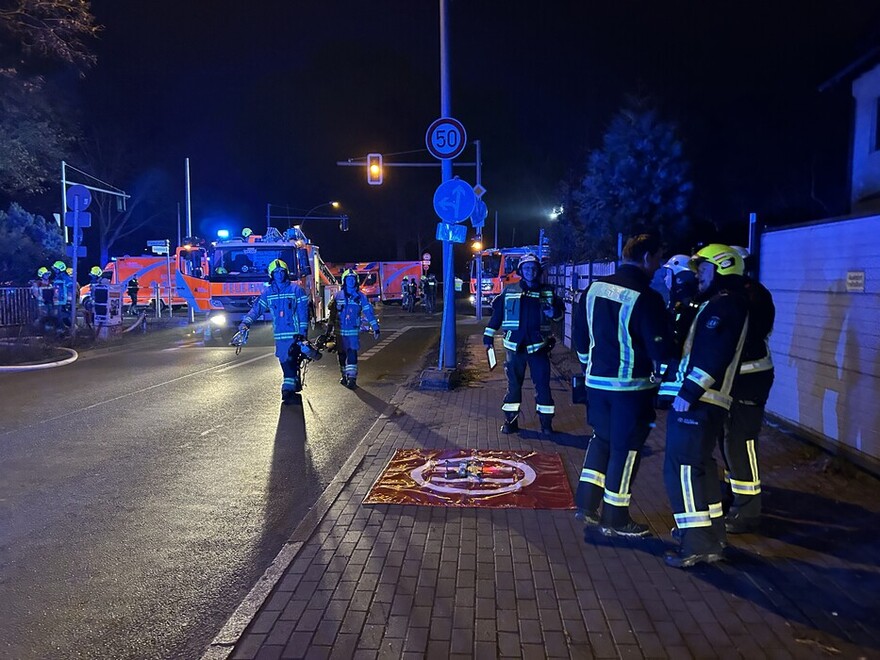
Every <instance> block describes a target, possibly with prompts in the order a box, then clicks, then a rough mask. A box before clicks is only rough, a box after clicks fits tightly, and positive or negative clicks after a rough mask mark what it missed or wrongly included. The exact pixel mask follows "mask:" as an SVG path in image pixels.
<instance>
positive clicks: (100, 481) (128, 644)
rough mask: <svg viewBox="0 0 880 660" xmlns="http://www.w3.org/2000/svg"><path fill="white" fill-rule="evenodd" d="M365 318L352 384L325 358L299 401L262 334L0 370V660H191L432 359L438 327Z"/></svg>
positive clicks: (391, 310)
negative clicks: (286, 394) (376, 328)
mask: <svg viewBox="0 0 880 660" xmlns="http://www.w3.org/2000/svg"><path fill="white" fill-rule="evenodd" d="M377 311H379V313H380V315H381V316H382V317H383V318H382V329H383V336H382V338H381V339H380V342H379V343H378V345H376V342H375V341H374V340H373V339H372V337H370V336H368V335H362V355H363V356H364V357H365V359H363V360H362V361H361V373H360V376H359V379H358V382H359V384H360V385H361V388H360V389H358V390H356V391H349V390H347V389H345V388H343V387H342V386H341V385H339V384H338V379H339V370H338V366H337V364H336V357H335V355H332V354H327V355H325V357H324V358H323V359H322V360H320V361H316V362H313V363H312V364H311V365H310V366H309V368H308V371H307V375H306V387H305V389H304V391H303V397H302V402H301V404H298V405H291V406H281V405H280V383H281V370H280V368H279V366H278V361H277V359H276V358H275V357H274V355H273V346H272V343H271V335H270V332H269V328H268V327H267V326H264V327H262V328H257V329H255V330H254V331H253V332H252V333H251V340H250V342H249V344H248V345H247V346H246V347H245V348H244V350H243V351H242V352H241V354H240V355H238V356H236V355H235V353H234V350H233V349H231V348H227V347H208V346H205V345H204V344H203V342H201V341H199V340H198V337H196V336H193V335H192V334H189V333H188V332H187V330H186V329H185V328H182V327H178V328H173V329H167V330H163V331H161V332H151V333H149V334H148V335H146V336H144V337H139V338H131V340H129V339H128V338H127V339H126V342H125V346H124V347H123V348H121V349H118V348H117V349H102V350H96V351H90V352H87V353H85V354H83V355H81V357H80V359H79V360H78V361H76V362H75V363H73V364H71V365H68V366H65V367H61V368H56V369H48V370H43V371H32V372H24V373H14V374H0V392H2V394H0V457H2V458H0V593H2V598H0V657H4V658H6V657H8V658H57V657H64V658H98V657H100V658H139V659H141V658H172V657H174V658H177V657H198V656H199V654H200V653H201V651H202V650H203V649H204V647H205V646H206V645H207V644H208V643H209V642H210V640H211V639H212V638H213V636H214V634H215V633H216V632H217V631H218V630H219V628H220V627H221V626H222V625H223V623H224V622H225V621H226V619H227V618H228V616H229V615H230V614H231V613H232V611H233V610H234V609H235V607H236V606H237V605H238V604H239V603H240V602H241V600H242V598H243V597H244V596H245V595H246V594H247V592H248V591H249V589H250V588H251V586H252V585H253V584H254V582H255V581H256V580H257V579H258V578H259V577H260V576H261V575H262V573H263V571H264V570H265V568H266V566H267V565H268V564H269V563H270V562H271V560H272V558H273V557H274V556H275V555H276V554H277V552H278V550H279V549H280V548H281V546H282V544H283V543H284V541H285V540H286V539H287V538H288V537H289V535H290V533H291V532H292V531H293V529H294V528H295V527H296V525H297V524H298V523H299V521H300V520H301V519H302V517H303V516H304V515H305V514H306V512H307V511H308V509H309V508H310V507H311V505H312V504H313V503H314V502H315V501H316V499H317V498H318V496H319V495H320V493H321V492H322V491H323V489H324V488H325V487H326V485H327V484H328V483H329V482H330V481H331V480H332V479H333V477H334V476H335V475H336V473H337V472H338V470H339V468H340V467H341V465H342V464H343V463H344V462H345V460H346V458H347V457H348V456H349V454H350V452H351V450H352V449H353V447H354V446H355V445H356V444H357V443H358V442H359V441H360V439H361V438H362V437H363V436H364V435H365V433H366V432H367V431H368V430H369V428H370V426H371V425H372V424H373V422H374V421H375V419H376V417H377V415H378V413H379V412H381V411H382V410H383V409H384V407H385V404H386V402H387V401H389V400H390V398H391V396H392V395H393V393H394V391H396V389H397V388H398V387H399V386H400V385H401V384H402V383H404V382H405V381H406V380H407V379H409V378H410V377H412V376H413V375H415V373H417V370H418V368H419V367H421V366H422V365H423V363H424V360H425V355H426V354H428V353H429V352H430V351H431V350H432V349H434V348H436V346H437V342H438V340H439V325H440V314H436V315H434V316H433V317H429V316H427V315H424V314H414V315H410V314H406V313H404V312H402V311H401V310H399V309H398V308H396V307H382V308H379V309H378V310H377Z"/></svg>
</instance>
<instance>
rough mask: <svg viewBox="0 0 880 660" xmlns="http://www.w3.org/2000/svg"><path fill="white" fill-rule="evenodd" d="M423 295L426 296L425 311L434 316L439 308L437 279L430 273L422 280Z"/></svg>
mask: <svg viewBox="0 0 880 660" xmlns="http://www.w3.org/2000/svg"><path fill="white" fill-rule="evenodd" d="M422 293H423V294H424V296H425V311H426V312H428V314H433V313H434V310H435V309H436V308H437V277H436V276H435V275H434V273H428V274H427V275H426V276H425V277H424V279H423V280H422Z"/></svg>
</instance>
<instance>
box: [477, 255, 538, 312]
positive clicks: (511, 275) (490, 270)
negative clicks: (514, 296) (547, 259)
mask: <svg viewBox="0 0 880 660" xmlns="http://www.w3.org/2000/svg"><path fill="white" fill-rule="evenodd" d="M529 253H531V254H534V255H541V249H540V248H539V247H538V246H537V245H526V246H523V247H507V248H488V249H486V250H482V251H480V252H479V253H477V254H475V255H474V256H473V258H472V259H471V263H470V276H471V285H470V286H471V296H470V302H471V304H472V305H474V306H475V307H476V305H477V257H480V258H481V259H482V269H483V282H482V287H481V291H482V296H483V305H489V304H491V303H492V301H493V300H494V299H495V296H497V295H498V294H499V293H501V290H502V289H503V288H504V287H505V286H507V285H508V284H513V283H514V282H519V280H520V276H519V275H518V274H517V272H516V265H517V264H518V263H519V260H520V259H522V257H524V256H525V255H527V254H529ZM545 253H546V248H545ZM539 258H541V260H542V262H543V257H539Z"/></svg>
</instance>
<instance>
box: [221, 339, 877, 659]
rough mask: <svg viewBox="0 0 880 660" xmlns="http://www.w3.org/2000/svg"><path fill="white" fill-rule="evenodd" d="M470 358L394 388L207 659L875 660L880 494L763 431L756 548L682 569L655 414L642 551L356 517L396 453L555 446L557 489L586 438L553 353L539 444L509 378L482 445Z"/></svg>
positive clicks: (392, 511) (483, 386)
mask: <svg viewBox="0 0 880 660" xmlns="http://www.w3.org/2000/svg"><path fill="white" fill-rule="evenodd" d="M472 332H476V328H473V329H472ZM483 359H484V354H483V352H482V349H481V345H480V340H479V335H478V334H472V335H471V336H469V337H467V349H466V351H465V354H464V356H463V361H464V375H465V384H464V385H463V386H461V387H459V388H457V389H456V390H454V391H450V392H423V391H420V390H418V389H416V388H415V387H405V388H401V390H399V391H398V393H397V394H396V395H395V397H394V399H393V400H392V401H391V405H390V407H389V410H388V411H387V412H386V414H385V415H383V416H382V417H381V418H380V419H379V420H378V422H377V424H376V426H375V427H374V429H373V430H371V432H370V433H369V434H368V435H367V437H366V438H365V441H364V443H363V445H362V447H361V449H360V454H357V453H356V454H355V456H354V457H353V461H352V468H353V469H352V470H351V472H352V474H351V477H350V478H349V479H347V480H345V481H341V482H340V483H339V484H338V485H337V488H336V489H335V490H334V491H333V492H332V493H330V494H329V495H327V494H325V498H324V499H325V500H326V502H325V510H324V515H323V516H322V517H321V518H320V520H318V521H317V524H316V526H314V528H313V529H311V528H310V529H309V532H311V534H310V535H308V534H305V535H303V538H300V539H296V542H295V543H293V544H292V545H290V552H289V554H290V555H291V556H293V560H292V561H291V562H290V563H289V565H285V566H282V567H281V568H280V569H279V574H278V578H279V579H278V580H277V582H276V583H275V584H274V587H273V588H272V589H271V591H270V592H269V593H268V596H267V597H266V599H265V602H263V603H262V606H261V607H259V609H258V611H257V612H256V614H255V615H254V616H253V617H252V618H249V619H248V620H249V621H250V623H249V625H247V627H246V628H245V627H244V625H243V624H241V625H240V627H241V628H242V629H243V633H242V632H241V631H239V632H235V633H234V634H231V635H230V634H227V635H226V637H225V638H223V636H222V635H221V636H218V639H217V640H215V643H214V644H213V645H212V646H211V648H210V649H209V650H208V652H207V653H206V656H205V657H206V658H208V657H227V656H229V657H232V658H236V659H240V660H245V659H250V658H256V659H259V660H268V659H270V658H480V659H483V658H716V657H717V658H762V657H767V658H804V657H827V656H839V657H846V658H860V657H864V658H868V657H880V567H878V563H880V482H878V480H877V479H875V478H874V477H872V476H870V475H867V474H865V473H863V472H860V471H858V470H856V469H855V468H852V467H851V466H848V465H847V464H845V463H841V462H839V461H837V460H836V459H829V458H828V457H827V456H826V455H824V454H823V453H822V452H820V451H819V450H817V449H815V448H813V447H811V446H809V445H807V444H805V443H803V442H802V441H800V440H798V439H796V438H794V437H792V436H790V435H788V434H786V433H785V432H783V431H782V430H780V429H777V428H774V427H771V426H765V429H764V431H763V432H762V436H761V448H760V453H761V459H762V470H763V478H762V481H763V483H764V489H765V499H764V505H765V506H764V509H765V516H764V523H763V527H762V530H761V535H744V536H735V537H734V536H731V537H730V541H731V547H730V548H729V549H728V553H729V554H728V561H725V562H721V563H719V564H715V565H712V566H702V567H697V568H695V569H691V570H688V571H682V570H676V569H671V568H668V567H666V566H665V564H664V563H663V552H664V551H665V550H666V549H667V548H668V547H671V545H670V544H671V541H670V539H669V530H670V528H671V527H672V525H673V520H672V515H671V513H670V512H669V505H668V500H667V497H666V493H665V490H664V486H663V480H662V465H663V446H664V435H665V425H664V414H663V413H659V417H658V420H657V428H656V429H655V430H654V431H653V432H652V434H651V436H650V438H649V440H648V445H647V451H646V455H645V457H644V459H643V461H642V465H641V468H640V471H639V474H638V477H637V479H636V482H635V487H634V495H633V507H632V513H633V517H634V518H635V519H637V520H641V521H646V522H648V524H649V525H650V526H651V529H652V531H653V532H654V534H655V536H654V537H653V538H649V539H642V540H618V539H606V538H604V537H602V536H601V535H599V534H598V533H596V532H593V531H591V530H588V531H586V532H585V530H584V529H583V527H582V525H581V524H580V523H579V522H577V521H576V520H575V519H574V516H573V515H572V512H570V511H542V510H538V511H535V510H525V509H459V508H442V507H419V506H399V505H369V506H365V505H362V504H361V501H362V500H363V498H364V496H365V495H366V493H367V491H368V490H369V488H370V486H371V485H372V483H373V482H374V480H375V479H376V477H377V476H378V475H379V473H380V472H381V470H382V469H383V468H384V467H385V465H386V464H387V462H388V460H389V459H390V458H391V456H392V454H393V453H394V451H395V450H396V449H398V448H414V447H425V448H431V449H441V448H455V447H461V448H476V449H511V450H532V449H534V450H540V451H555V452H558V453H560V454H561V455H562V457H563V460H564V462H565V463H566V468H567V470H568V472H569V478H570V481H571V484H572V486H573V487H574V485H575V484H576V479H577V475H578V473H579V471H580V467H581V463H582V461H583V454H584V447H585V443H586V425H585V422H584V409H583V407H582V406H573V405H571V404H570V403H569V402H570V395H569V389H568V385H567V378H566V376H567V375H568V374H570V373H571V371H572V369H575V368H576V362H575V361H574V360H573V356H572V354H571V353H570V352H569V351H568V350H567V349H565V348H564V347H560V348H557V349H556V350H555V351H554V365H555V367H556V369H555V371H556V375H555V378H554V382H553V394H554V398H555V399H556V404H557V417H556V420H555V426H556V428H557V431H558V433H557V437H556V438H554V441H549V440H546V439H541V438H540V437H539V435H538V434H537V432H535V431H534V430H531V431H530V430H528V429H536V428H538V422H537V418H536V415H535V413H534V406H533V403H534V398H533V391H532V390H531V388H530V386H529V384H528V381H527V386H526V388H525V392H524V406H523V411H524V412H523V418H524V419H523V420H522V421H521V424H522V426H524V427H525V428H526V429H527V430H524V431H523V432H521V433H520V434H519V435H514V436H505V435H502V434H501V433H500V432H499V427H500V424H501V421H502V415H501V411H500V404H501V399H502V396H503V395H504V390H505V381H504V375H503V370H501V369H500V368H499V369H496V370H495V371H494V372H491V373H490V372H488V371H487V370H486V369H485V368H484V367H483V364H482V361H483ZM316 515H318V514H316ZM294 552H295V555H293V553H294Z"/></svg>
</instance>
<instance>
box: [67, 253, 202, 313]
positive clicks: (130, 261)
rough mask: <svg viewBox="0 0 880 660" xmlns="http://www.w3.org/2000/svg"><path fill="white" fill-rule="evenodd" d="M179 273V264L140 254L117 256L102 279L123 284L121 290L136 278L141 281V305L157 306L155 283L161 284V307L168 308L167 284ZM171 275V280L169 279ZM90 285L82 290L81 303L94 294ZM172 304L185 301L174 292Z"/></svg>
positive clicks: (110, 282) (162, 258)
mask: <svg viewBox="0 0 880 660" xmlns="http://www.w3.org/2000/svg"><path fill="white" fill-rule="evenodd" d="M176 272H177V261H176V260H175V259H168V258H167V257H157V256H152V255H146V254H145V255H140V256H136V257H129V256H125V257H114V258H113V260H112V261H110V263H108V264H107V265H106V266H104V269H103V273H102V274H101V278H102V279H104V280H106V281H107V283H109V284H120V285H122V288H123V289H124V288H126V287H127V286H128V281H129V280H130V279H131V278H132V277H135V276H137V279H138V285H139V290H138V304H140V305H149V306H153V305H155V303H156V301H155V297H156V284H158V285H159V296H160V298H161V299H162V307H163V308H164V307H166V306H167V305H168V293H169V291H168V282H169V281H171V282H173V281H174V278H175V274H176ZM169 275H170V280H169ZM91 289H92V287H91V285H88V284H87V285H86V286H84V287H81V288H80V300H83V301H85V300H86V299H87V298H88V297H89V296H90V295H91ZM171 294H172V297H171V304H172V305H174V306H180V305H185V304H186V299H185V298H183V297H181V296H180V295H178V294H177V292H176V291H172V292H171Z"/></svg>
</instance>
